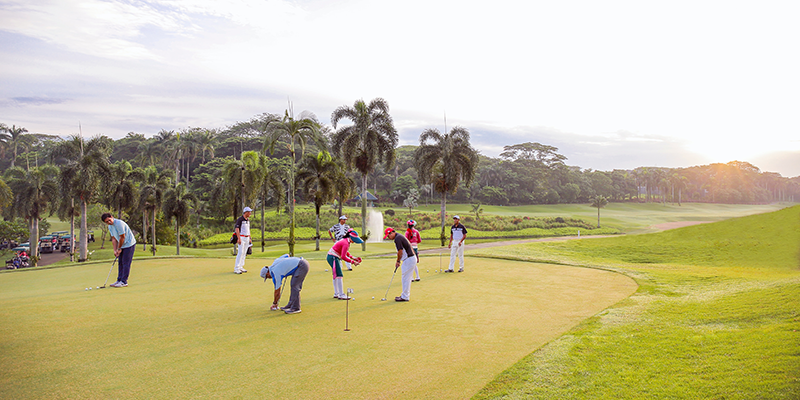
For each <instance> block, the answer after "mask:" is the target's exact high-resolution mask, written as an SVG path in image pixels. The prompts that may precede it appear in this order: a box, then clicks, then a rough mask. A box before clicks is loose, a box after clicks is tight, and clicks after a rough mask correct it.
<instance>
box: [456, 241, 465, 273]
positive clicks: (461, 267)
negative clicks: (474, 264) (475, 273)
mask: <svg viewBox="0 0 800 400" xmlns="http://www.w3.org/2000/svg"><path fill="white" fill-rule="evenodd" d="M464 247H467V245H466V244H464V243H461V246H458V265H459V268H458V272H464Z"/></svg>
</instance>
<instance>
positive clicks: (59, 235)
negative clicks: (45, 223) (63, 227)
mask: <svg viewBox="0 0 800 400" xmlns="http://www.w3.org/2000/svg"><path fill="white" fill-rule="evenodd" d="M67 233H69V231H58V232H51V233H50V236H52V237H53V239H54V240H55V241H54V242H53V249H54V250H59V249H61V238H62V237H63V236H64V235H66V234H67Z"/></svg>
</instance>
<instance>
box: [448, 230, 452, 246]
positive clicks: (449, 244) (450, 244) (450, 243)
mask: <svg viewBox="0 0 800 400" xmlns="http://www.w3.org/2000/svg"><path fill="white" fill-rule="evenodd" d="M452 245H453V228H450V242H449V243H447V248H448V249H449V248H450V246H452Z"/></svg>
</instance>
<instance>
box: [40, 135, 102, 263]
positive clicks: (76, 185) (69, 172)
mask: <svg viewBox="0 0 800 400" xmlns="http://www.w3.org/2000/svg"><path fill="white" fill-rule="evenodd" d="M112 146H113V142H112V140H111V139H109V138H108V137H105V136H99V135H98V136H95V137H93V138H91V139H89V141H84V140H83V137H81V136H79V135H73V136H72V137H71V138H70V139H68V140H66V141H64V142H61V143H59V144H57V145H56V147H55V148H54V149H53V156H54V158H55V159H59V158H63V159H65V160H66V165H64V166H63V167H62V169H61V171H62V174H61V178H62V187H64V188H67V189H68V190H69V192H67V193H62V194H63V195H64V197H75V198H78V199H80V207H81V236H80V238H81V240H80V242H79V243H80V254H79V256H78V261H86V258H87V257H88V256H89V250H88V243H87V240H86V238H87V232H88V221H87V220H86V218H87V205H88V204H89V203H90V202H93V201H94V200H96V199H97V198H98V197H99V193H100V190H99V189H100V185H101V184H102V183H104V182H108V179H109V178H110V162H109V156H110V155H111V149H112ZM73 241H75V237H74V236H73Z"/></svg>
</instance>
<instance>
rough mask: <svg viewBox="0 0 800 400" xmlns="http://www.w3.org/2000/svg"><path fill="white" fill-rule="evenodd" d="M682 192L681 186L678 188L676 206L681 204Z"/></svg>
mask: <svg viewBox="0 0 800 400" xmlns="http://www.w3.org/2000/svg"><path fill="white" fill-rule="evenodd" d="M682 192H683V189H681V188H678V206H679V207H680V205H681V200H682V198H681V194H682Z"/></svg>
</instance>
